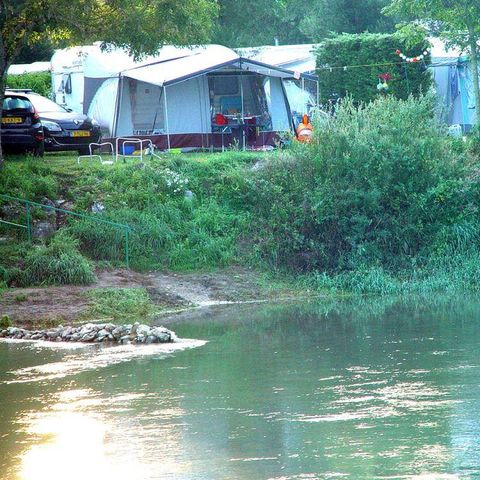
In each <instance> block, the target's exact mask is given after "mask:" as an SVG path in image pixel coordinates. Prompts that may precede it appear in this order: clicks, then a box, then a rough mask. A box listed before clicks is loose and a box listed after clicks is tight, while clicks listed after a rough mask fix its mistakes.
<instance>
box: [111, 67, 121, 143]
mask: <svg viewBox="0 0 480 480" xmlns="http://www.w3.org/2000/svg"><path fill="white" fill-rule="evenodd" d="M122 90H123V77H122V74H121V73H119V74H118V91H117V98H116V99H115V110H114V117H113V129H112V130H113V132H112V137H113V138H115V137H116V136H117V130H118V116H119V114H120V106H121V102H122Z"/></svg>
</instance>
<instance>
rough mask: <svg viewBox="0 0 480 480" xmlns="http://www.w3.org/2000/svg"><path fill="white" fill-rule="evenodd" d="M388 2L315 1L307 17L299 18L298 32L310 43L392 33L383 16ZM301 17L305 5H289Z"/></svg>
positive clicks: (298, 0) (391, 24) (389, 21)
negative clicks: (335, 36)
mask: <svg viewBox="0 0 480 480" xmlns="http://www.w3.org/2000/svg"><path fill="white" fill-rule="evenodd" d="M387 2H388V0H364V1H362V2H352V1H351V0H317V1H315V2H312V3H311V4H310V5H309V7H308V15H302V16H301V17H300V18H299V28H300V30H301V32H302V33H303V34H304V35H306V36H307V37H308V38H309V39H310V41H313V42H318V41H323V40H324V39H326V38H328V37H329V36H331V35H332V33H362V32H367V31H368V32H373V33H376V32H392V31H393V30H394V26H395V22H394V21H393V20H392V19H391V18H388V17H387V16H385V15H384V14H383V13H382V8H383V7H385V6H386V4H387ZM291 4H292V5H291V7H290V8H292V9H293V10H295V11H300V12H302V13H304V12H303V9H304V6H305V2H303V0H296V1H293V2H291Z"/></svg>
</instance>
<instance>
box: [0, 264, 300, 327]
mask: <svg viewBox="0 0 480 480" xmlns="http://www.w3.org/2000/svg"><path fill="white" fill-rule="evenodd" d="M122 287H123V288H127V287H128V288H135V287H138V288H141V287H143V288H145V289H146V291H147V292H148V294H149V296H150V299H151V300H152V302H153V303H154V304H155V306H156V307H158V310H159V311H160V312H162V311H163V312H165V313H169V312H171V311H172V310H182V309H188V308H193V307H208V306H215V305H222V304H228V303H232V302H250V301H263V300H273V299H280V298H283V297H288V296H291V295H292V292H289V291H288V289H285V288H275V289H267V288H266V287H265V286H264V284H263V283H262V281H261V276H260V275H259V274H258V273H255V272H252V271H251V270H248V269H245V268H239V267H237V268H229V269H226V270H222V271H215V272H208V273H201V274H199V273H195V274H192V273H188V274H179V273H171V272H153V273H148V274H140V273H137V272H132V271H129V270H124V269H116V270H102V271H99V272H97V280H96V282H95V283H94V284H92V285H89V286H85V287H79V286H61V287H44V288H42V287H36V288H15V289H9V290H6V291H4V292H3V293H1V294H0V315H8V316H9V317H10V318H11V320H12V321H13V322H14V324H16V325H20V326H24V327H31V326H32V325H34V324H38V323H41V322H49V321H52V322H55V323H58V322H62V323H66V324H67V323H75V321H76V320H77V319H79V318H80V317H81V316H82V314H83V315H84V314H85V312H86V311H87V309H88V307H89V300H88V299H87V297H86V295H85V293H86V292H87V291H88V290H90V289H92V288H122ZM82 320H85V318H84V317H83V318H82Z"/></svg>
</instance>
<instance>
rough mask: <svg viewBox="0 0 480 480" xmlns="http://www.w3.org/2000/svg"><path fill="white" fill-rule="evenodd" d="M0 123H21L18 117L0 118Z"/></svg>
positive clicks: (21, 120)
mask: <svg viewBox="0 0 480 480" xmlns="http://www.w3.org/2000/svg"><path fill="white" fill-rule="evenodd" d="M2 123H23V119H22V118H20V117H2Z"/></svg>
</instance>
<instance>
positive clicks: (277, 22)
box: [214, 0, 395, 47]
mask: <svg viewBox="0 0 480 480" xmlns="http://www.w3.org/2000/svg"><path fill="white" fill-rule="evenodd" d="M388 1H389V0H364V1H362V2H359V1H358V0H311V1H309V2H305V0H255V1H252V0H219V5H220V15H219V21H218V25H217V27H216V29H215V34H214V40H215V41H216V42H218V43H221V44H223V45H228V46H231V47H253V46H259V45H271V44H273V42H274V39H275V38H278V40H279V41H280V43H282V44H287V43H290V44H293V43H308V42H318V41H321V40H323V39H324V38H326V37H328V36H330V35H331V34H332V33H361V32H365V31H369V32H382V33H383V32H385V33H387V32H393V31H394V29H395V28H394V27H395V22H394V20H393V19H392V18H390V17H387V16H385V15H384V14H383V13H382V8H383V7H385V6H386V5H387V3H388Z"/></svg>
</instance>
